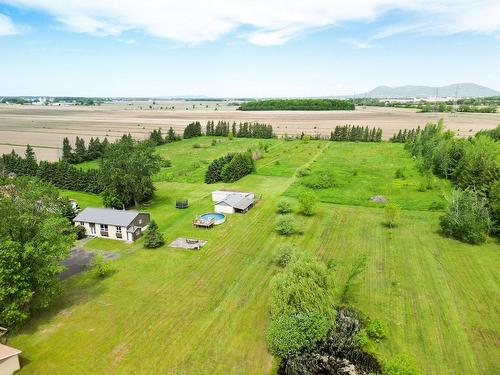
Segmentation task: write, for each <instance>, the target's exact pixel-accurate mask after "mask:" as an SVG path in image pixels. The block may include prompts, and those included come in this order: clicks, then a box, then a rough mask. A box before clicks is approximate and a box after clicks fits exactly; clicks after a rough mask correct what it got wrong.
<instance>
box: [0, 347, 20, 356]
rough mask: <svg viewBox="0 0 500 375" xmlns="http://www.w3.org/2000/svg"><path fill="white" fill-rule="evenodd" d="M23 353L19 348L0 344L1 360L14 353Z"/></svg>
mask: <svg viewBox="0 0 500 375" xmlns="http://www.w3.org/2000/svg"><path fill="white" fill-rule="evenodd" d="M18 354H21V351H20V350H19V349H15V348H11V347H10V346H7V345H3V344H0V360H3V359H7V358H9V357H12V356H14V355H18Z"/></svg>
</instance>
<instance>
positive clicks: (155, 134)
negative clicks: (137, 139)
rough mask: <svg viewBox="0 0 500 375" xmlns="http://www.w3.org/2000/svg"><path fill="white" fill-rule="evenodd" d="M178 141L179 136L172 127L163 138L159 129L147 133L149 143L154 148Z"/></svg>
mask: <svg viewBox="0 0 500 375" xmlns="http://www.w3.org/2000/svg"><path fill="white" fill-rule="evenodd" d="M180 139H181V136H180V135H177V134H176V133H175V131H174V129H173V128H172V127H170V128H169V129H168V132H167V135H166V136H163V134H162V132H161V128H160V129H158V130H153V131H152V132H151V133H149V141H150V142H151V143H152V144H154V145H155V146H160V145H164V144H166V143H172V142H176V141H180Z"/></svg>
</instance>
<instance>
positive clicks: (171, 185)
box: [10, 138, 500, 374]
mask: <svg viewBox="0 0 500 375" xmlns="http://www.w3.org/2000/svg"><path fill="white" fill-rule="evenodd" d="M196 142H199V143H202V144H205V143H206V144H210V141H208V140H207V139H205V138H203V139H202V141H201V142H200V140H198V141H193V140H189V141H182V142H179V143H177V144H174V145H167V146H163V147H164V149H165V153H167V150H169V151H168V154H169V157H170V158H171V160H172V164H173V167H172V168H173V170H174V172H175V173H174V177H173V181H168V179H164V180H162V181H161V182H157V183H156V187H157V192H156V196H155V199H154V200H153V201H152V202H151V203H150V204H148V205H145V206H144V207H141V209H144V210H147V211H149V212H151V215H152V217H153V218H154V219H155V220H156V221H157V222H158V224H159V226H160V229H161V230H162V231H163V232H164V234H165V237H166V240H167V242H169V241H172V240H173V239H175V238H176V237H178V236H190V237H195V238H200V239H206V240H208V244H207V245H206V246H205V247H204V248H203V249H202V250H200V251H186V250H178V249H170V248H168V247H167V246H164V247H162V248H160V249H157V250H145V249H143V248H142V240H139V241H138V242H136V243H134V244H123V243H116V242H115V241H113V240H102V239H99V240H91V241H89V242H88V243H87V245H86V246H87V248H89V249H90V250H108V251H113V250H114V251H119V252H120V253H121V254H122V256H121V257H120V258H119V259H117V260H116V261H114V262H113V267H114V268H115V269H116V271H117V272H115V273H114V274H112V276H110V277H109V278H107V279H104V280H99V279H96V278H95V277H94V276H93V274H92V273H84V274H80V275H77V276H74V277H72V278H70V279H68V280H66V281H64V282H63V290H62V293H61V295H60V297H59V298H58V299H57V300H56V301H55V302H54V304H53V305H52V306H51V307H50V308H49V309H48V310H46V311H44V312H42V313H40V314H39V315H38V316H37V317H35V318H33V319H32V320H31V321H30V323H29V324H28V325H27V326H26V327H25V328H24V329H23V330H22V331H21V332H20V333H19V334H18V335H17V336H15V337H13V338H12V339H11V340H10V344H11V345H13V346H15V347H18V348H20V349H22V350H23V354H22V362H23V369H22V370H21V373H26V374H28V373H40V374H42V373H43V374H45V373H55V374H89V373H92V374H110V373H144V374H150V373H175V374H214V373H217V374H219V373H220V374H234V373H242V374H265V373H273V372H275V371H276V366H277V364H276V361H275V360H274V359H273V358H272V356H271V355H270V354H269V353H268V352H267V349H266V343H265V334H266V327H267V325H268V297H269V281H270V279H271V277H272V275H273V274H275V273H276V272H278V270H277V269H276V267H275V266H273V264H272V252H273V249H275V248H276V246H277V244H279V243H281V242H283V241H290V242H295V243H297V244H298V245H299V246H300V247H301V248H304V249H305V250H307V251H309V252H312V253H315V254H317V255H318V256H319V257H321V258H322V259H324V260H328V259H334V260H335V261H336V262H337V267H336V270H335V272H336V279H337V286H338V287H339V288H340V287H341V286H342V283H343V282H344V280H345V278H346V275H347V272H348V270H349V268H350V266H351V264H352V263H353V261H354V260H355V259H356V257H357V256H359V255H360V254H361V255H366V256H367V259H368V265H367V269H366V271H365V272H364V273H363V274H362V277H361V279H360V284H359V286H358V287H357V289H356V291H357V293H356V298H355V300H354V301H353V302H354V304H355V305H356V306H357V307H358V308H360V309H361V310H362V311H363V312H364V313H365V314H368V315H369V316H371V317H374V318H377V319H381V320H384V321H386V322H387V324H388V325H389V328H390V334H389V337H388V339H386V340H384V341H383V342H382V343H380V344H378V345H377V346H376V347H375V350H376V351H377V352H378V354H379V355H380V357H381V358H383V359H386V358H390V357H391V356H393V355H396V354H400V353H406V354H408V355H410V356H413V357H414V358H415V361H416V362H417V363H418V365H419V366H420V367H421V368H422V369H423V370H424V371H425V373H429V374H494V373H498V372H499V371H500V363H499V360H498V358H500V356H499V354H500V353H499V349H498V342H499V337H500V328H499V327H500V319H499V311H498V301H499V300H500V287H499V285H500V280H499V274H498V269H499V266H500V258H499V255H498V254H499V253H498V243H494V242H493V241H490V242H488V243H486V244H484V245H482V246H471V245H465V244H462V243H459V242H457V241H454V240H450V239H445V238H442V237H441V236H440V235H439V234H438V232H437V231H438V217H439V214H438V213H434V212H430V211H421V210H425V208H426V207H427V206H426V205H427V203H428V202H432V201H433V200H434V199H437V198H436V197H439V195H440V194H441V191H440V190H439V189H435V190H430V191H428V192H418V191H415V189H414V185H413V184H414V182H415V181H416V180H418V179H419V177H418V175H417V174H416V173H415V171H414V166H413V162H412V160H411V159H410V158H409V157H408V156H407V155H406V154H405V152H404V151H403V149H402V146H401V145H391V144H385V143H384V144H379V145H371V144H370V145H369V144H348V143H328V142H318V143H316V142H312V141H311V142H309V143H307V144H305V143H302V142H300V141H293V142H284V141H277V140H276V141H275V140H273V141H268V142H270V143H271V144H272V145H271V147H270V148H269V152H268V153H266V154H265V155H264V158H262V159H261V160H259V161H258V163H257V174H254V175H251V176H247V177H245V178H243V179H242V180H240V181H238V182H237V183H235V184H231V185H223V184H215V185H205V184H203V183H201V181H202V180H203V171H204V168H205V167H203V168H199V171H198V169H196V170H195V172H193V173H192V174H189V175H182V174H179V173H178V172H180V171H182V170H183V168H184V167H185V166H189V165H190V163H192V162H193V161H194V160H196V158H194V159H189V158H190V157H191V156H189V155H191V154H192V153H196V155H198V156H200V155H201V152H202V151H203V150H206V151H207V153H206V154H204V155H207V156H206V158H207V160H208V159H210V158H213V157H217V156H219V155H221V154H224V153H225V152H227V151H228V149H230V150H232V151H235V150H237V149H241V150H246V149H247V148H248V147H252V146H253V147H256V145H257V144H258V142H257V141H254V140H233V141H228V140H225V139H224V141H223V142H226V143H221V144H217V145H216V146H208V147H206V148H202V149H194V148H192V144H193V143H196ZM232 142H236V143H232ZM318 145H319V148H318ZM170 146H171V149H169V147H170ZM226 146H227V147H228V148H225V147H226ZM296 146H298V147H296ZM210 147H213V148H214V149H215V150H214V149H211V148H210ZM357 147H358V149H357V150H358V151H357V152H356V148H357ZM172 149H173V150H172ZM161 152H163V151H161ZM344 152H346V153H349V156H348V157H346V158H345V159H343V158H342V155H343V153H344ZM184 159H186V160H184ZM349 159H350V160H352V163H353V168H357V169H358V174H357V175H356V176H355V178H356V180H355V182H358V183H361V182H362V181H363V180H364V179H367V180H369V181H370V184H368V185H363V186H361V187H358V188H357V189H358V190H357V192H358V194H368V195H369V194H372V191H379V190H382V188H383V187H384V186H386V185H387V184H388V183H390V184H396V182H394V181H393V178H392V176H393V173H394V171H393V169H394V168H395V166H396V164H397V163H398V162H401V163H402V164H403V165H404V166H405V168H406V169H407V170H408V174H407V182H408V185H404V184H401V186H399V185H396V186H397V189H396V188H395V187H394V186H393V187H392V189H391V190H383V191H382V192H380V194H384V195H387V196H388V198H389V199H390V200H394V201H397V202H399V203H401V204H402V205H403V206H404V207H405V208H406V210H403V212H402V217H401V221H400V225H399V226H398V227H396V228H394V229H392V230H389V229H387V228H385V227H384V226H383V225H382V221H383V210H381V209H379V208H374V207H364V206H366V201H365V200H364V198H363V199H359V200H356V194H355V193H352V192H351V191H350V190H351V189H355V188H356V186H357V185H359V184H355V183H354V182H351V183H347V182H345V185H339V191H333V190H332V192H329V191H325V192H322V193H321V194H320V196H321V198H322V200H324V201H325V203H321V204H320V205H319V207H318V212H317V213H316V215H315V216H313V217H310V218H304V217H302V216H299V215H297V214H295V215H296V217H297V218H298V220H300V222H301V223H302V225H303V227H304V234H303V235H297V236H293V237H291V238H288V239H284V238H283V237H280V236H278V235H277V234H275V233H274V232H273V224H274V221H275V219H276V213H275V206H276V202H277V201H278V200H279V199H282V196H283V194H284V193H285V192H286V194H287V195H289V196H293V192H294V191H297V190H296V189H297V186H298V183H300V178H297V177H295V172H296V169H297V168H299V167H302V166H304V165H307V164H309V165H310V167H311V169H312V170H313V171H314V170H315V169H316V168H319V167H321V168H324V167H327V166H329V168H332V170H333V171H334V173H335V175H336V176H337V175H338V176H339V181H341V179H342V178H344V176H345V174H347V173H348V171H349V169H348V164H349ZM276 160H280V163H276ZM314 160H316V162H315V161H314ZM328 161H330V162H328ZM182 163H185V164H184V165H183V164H182ZM354 166H355V167H354ZM174 168H177V169H174ZM343 171H344V172H345V174H343ZM389 171H390V174H388V173H389ZM363 176H364V178H363ZM388 176H389V177H388ZM438 184H442V183H441V182H438ZM442 186H443V189H446V185H445V184H443V185H442ZM222 187H231V188H237V189H245V190H251V191H255V192H256V193H259V194H262V200H261V201H260V202H259V203H258V204H257V205H256V207H255V208H254V209H252V210H251V211H250V212H248V213H247V214H245V215H228V220H227V222H226V223H225V224H223V225H221V226H218V227H215V228H214V229H212V230H203V229H196V228H193V227H192V226H191V221H192V220H193V218H194V217H195V215H196V214H200V213H203V212H206V211H209V210H212V209H213V206H212V203H211V199H210V192H211V191H212V190H214V189H216V188H222ZM391 192H392V194H391ZM64 194H66V195H69V196H70V197H72V198H75V199H77V200H78V202H79V204H80V206H82V207H84V206H87V205H100V204H101V200H100V199H99V197H98V196H92V195H88V194H81V193H74V192H64ZM322 194H325V195H322ZM329 194H330V195H329ZM329 197H330V198H329ZM331 197H333V198H331ZM176 198H188V199H189V201H190V208H188V209H186V210H177V209H175V199H176ZM405 198H406V199H405ZM419 198H422V200H423V201H424V202H425V204H419V202H420V200H419ZM289 199H291V200H292V201H294V199H293V197H291V198H289ZM330 200H337V201H338V203H343V204H332V203H328V202H329V201H330ZM405 200H406V202H407V203H404V201H405ZM413 208H416V209H418V210H413Z"/></svg>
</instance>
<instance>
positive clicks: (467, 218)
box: [440, 189, 491, 244]
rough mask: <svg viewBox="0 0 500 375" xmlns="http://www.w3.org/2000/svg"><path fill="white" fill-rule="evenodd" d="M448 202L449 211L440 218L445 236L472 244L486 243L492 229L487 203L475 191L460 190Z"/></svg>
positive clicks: (453, 193) (455, 191)
mask: <svg viewBox="0 0 500 375" xmlns="http://www.w3.org/2000/svg"><path fill="white" fill-rule="evenodd" d="M448 202H449V205H448V211H447V213H446V214H445V215H444V216H442V217H441V218H440V225H441V230H442V231H443V234H444V235H445V236H449V237H452V238H455V239H457V240H459V241H463V242H467V243H471V244H479V243H482V242H484V241H485V240H486V236H487V234H488V233H489V231H490V229H491V220H490V215H489V212H488V209H487V207H486V201H485V200H484V199H483V198H480V197H478V196H477V194H476V193H474V192H473V191H470V190H460V189H458V190H454V191H453V192H452V194H451V197H450V198H449V199H448Z"/></svg>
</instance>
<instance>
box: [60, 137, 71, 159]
mask: <svg viewBox="0 0 500 375" xmlns="http://www.w3.org/2000/svg"><path fill="white" fill-rule="evenodd" d="M62 160H67V161H69V162H71V161H72V160H73V152H72V148H71V144H70V143H69V139H68V137H64V139H63V147H62Z"/></svg>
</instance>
